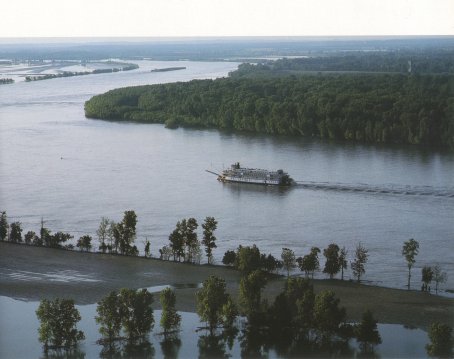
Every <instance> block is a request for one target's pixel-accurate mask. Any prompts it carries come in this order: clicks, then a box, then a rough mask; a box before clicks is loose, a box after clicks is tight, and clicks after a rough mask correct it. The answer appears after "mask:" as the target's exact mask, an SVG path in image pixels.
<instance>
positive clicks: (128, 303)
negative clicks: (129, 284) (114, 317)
mask: <svg viewBox="0 0 454 359" xmlns="http://www.w3.org/2000/svg"><path fill="white" fill-rule="evenodd" d="M120 302H121V309H120V313H121V317H122V326H123V330H124V332H125V334H126V336H127V338H128V339H129V340H135V339H137V338H143V337H144V336H145V335H147V334H148V333H149V332H150V331H151V329H153V325H154V317H153V308H152V307H151V304H152V303H153V294H151V293H150V292H148V291H147V290H146V289H138V290H133V289H122V290H121V291H120Z"/></svg>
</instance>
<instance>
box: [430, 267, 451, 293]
mask: <svg viewBox="0 0 454 359" xmlns="http://www.w3.org/2000/svg"><path fill="white" fill-rule="evenodd" d="M447 279H448V274H447V273H446V272H443V271H442V270H441V267H440V266H439V265H438V264H436V265H435V266H434V267H433V280H434V282H435V294H438V286H439V284H441V283H445V282H446V280H447Z"/></svg>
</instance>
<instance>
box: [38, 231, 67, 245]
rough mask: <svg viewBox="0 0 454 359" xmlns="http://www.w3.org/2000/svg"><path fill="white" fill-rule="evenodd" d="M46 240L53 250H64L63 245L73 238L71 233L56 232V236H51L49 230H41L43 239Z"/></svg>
mask: <svg viewBox="0 0 454 359" xmlns="http://www.w3.org/2000/svg"><path fill="white" fill-rule="evenodd" d="M43 237H44V238H45V242H44V243H46V241H47V244H46V245H47V246H48V247H51V248H62V247H63V244H64V243H65V242H67V241H69V240H70V239H72V238H73V236H72V235H70V234H69V233H64V232H56V233H55V234H54V235H51V234H50V232H49V231H47V228H42V229H41V238H43Z"/></svg>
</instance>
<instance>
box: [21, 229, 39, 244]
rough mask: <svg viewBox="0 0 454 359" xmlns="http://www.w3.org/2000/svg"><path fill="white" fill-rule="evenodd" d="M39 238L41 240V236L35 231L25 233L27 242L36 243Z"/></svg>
mask: <svg viewBox="0 0 454 359" xmlns="http://www.w3.org/2000/svg"><path fill="white" fill-rule="evenodd" d="M37 240H39V237H38V236H37V235H36V233H35V232H34V231H28V232H27V233H25V235H24V242H25V244H35V243H36V241H37Z"/></svg>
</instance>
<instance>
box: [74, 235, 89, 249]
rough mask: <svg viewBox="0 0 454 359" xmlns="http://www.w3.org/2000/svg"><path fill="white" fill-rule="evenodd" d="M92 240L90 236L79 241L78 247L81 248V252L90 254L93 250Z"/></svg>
mask: <svg viewBox="0 0 454 359" xmlns="http://www.w3.org/2000/svg"><path fill="white" fill-rule="evenodd" d="M91 240H92V238H91V236H89V235H88V234H87V235H85V236H82V237H80V238H79V239H78V240H77V244H76V247H77V248H79V249H80V250H81V251H83V250H85V251H86V252H89V251H90V249H91Z"/></svg>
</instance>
